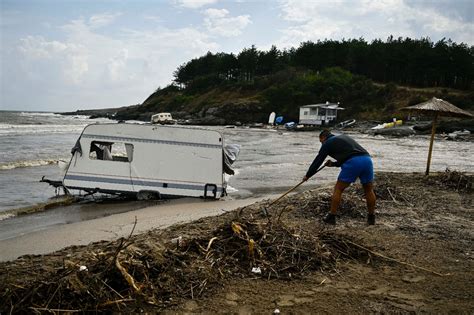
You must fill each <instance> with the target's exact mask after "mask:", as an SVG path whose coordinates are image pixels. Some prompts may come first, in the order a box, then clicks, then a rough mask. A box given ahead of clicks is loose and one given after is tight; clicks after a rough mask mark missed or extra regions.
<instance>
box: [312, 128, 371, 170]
mask: <svg viewBox="0 0 474 315" xmlns="http://www.w3.org/2000/svg"><path fill="white" fill-rule="evenodd" d="M357 155H369V153H368V152H367V151H366V150H365V149H364V148H363V147H362V146H361V145H360V144H358V143H357V142H356V141H355V140H354V139H352V138H351V137H349V136H346V135H339V136H329V138H328V139H326V141H324V143H323V144H322V145H321V149H319V153H318V155H317V156H316V158H315V159H314V161H313V163H311V166H310V167H309V169H308V172H306V177H308V178H310V177H311V176H313V175H314V174H315V173H316V171H317V170H318V169H319V167H320V166H321V164H323V162H324V160H325V159H326V157H327V156H330V157H332V158H333V159H335V160H336V161H337V162H336V166H341V165H342V164H343V163H344V162H345V161H347V160H348V159H350V158H351V157H353V156H357Z"/></svg>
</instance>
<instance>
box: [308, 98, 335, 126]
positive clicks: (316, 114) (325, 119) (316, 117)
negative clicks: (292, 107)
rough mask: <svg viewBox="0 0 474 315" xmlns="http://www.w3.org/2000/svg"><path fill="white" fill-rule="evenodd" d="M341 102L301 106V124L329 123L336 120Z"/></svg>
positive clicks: (322, 124)
mask: <svg viewBox="0 0 474 315" xmlns="http://www.w3.org/2000/svg"><path fill="white" fill-rule="evenodd" d="M338 110H344V108H342V107H339V103H337V104H336V103H329V102H326V103H325V104H311V105H304V106H301V107H300V122H299V124H300V125H321V126H324V125H327V124H329V123H331V122H334V121H336V118H337V111H338Z"/></svg>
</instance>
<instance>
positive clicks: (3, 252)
mask: <svg viewBox="0 0 474 315" xmlns="http://www.w3.org/2000/svg"><path fill="white" fill-rule="evenodd" d="M267 198H272V196H267V197H260V198H249V199H239V200H225V199H222V200H212V201H209V200H199V199H191V198H185V199H176V200H171V201H169V202H165V203H160V204H158V205H155V206H151V207H146V208H143V209H138V210H135V211H128V212H124V213H119V214H114V215H109V216H106V217H101V218H96V219H93V220H87V221H80V222H74V223H71V224H61V225H56V226H49V227H47V228H46V229H44V230H40V231H35V232H32V233H29V234H25V235H21V236H17V237H13V238H9V239H6V240H2V241H0V261H8V260H14V259H16V258H18V257H19V256H22V255H27V254H33V255H39V254H47V253H50V252H53V251H57V250H59V249H62V248H65V247H67V246H71V245H87V244H89V243H91V242H96V241H101V240H114V239H117V238H119V237H126V236H128V235H129V234H130V232H131V231H132V229H133V226H134V223H135V217H136V220H137V224H136V226H135V230H134V234H136V233H141V232H145V231H148V230H151V229H155V228H165V227H167V226H170V225H173V224H176V223H184V222H190V221H193V220H197V219H199V218H202V217H207V216H214V215H218V214H222V213H224V212H227V211H230V210H234V209H236V208H238V207H243V206H246V205H250V204H252V203H255V202H257V201H260V200H263V199H267Z"/></svg>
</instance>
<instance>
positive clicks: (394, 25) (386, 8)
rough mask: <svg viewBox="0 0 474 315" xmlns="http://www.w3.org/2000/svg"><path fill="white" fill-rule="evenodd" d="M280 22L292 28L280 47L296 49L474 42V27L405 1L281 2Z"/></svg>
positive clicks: (283, 31)
mask: <svg viewBox="0 0 474 315" xmlns="http://www.w3.org/2000/svg"><path fill="white" fill-rule="evenodd" d="M280 9H281V18H282V19H283V20H285V21H287V22H288V23H289V24H290V25H289V26H288V27H287V28H285V29H282V30H281V33H282V37H281V38H280V40H279V42H278V45H279V46H284V47H288V46H297V45H298V44H299V43H300V42H302V41H307V40H312V41H316V40H324V39H326V38H327V39H342V38H359V37H364V38H365V39H367V40H373V39H377V38H381V39H386V38H387V37H388V36H390V35H393V36H394V37H415V38H419V37H430V38H431V39H433V40H439V39H441V38H443V37H447V38H451V39H453V40H454V41H458V42H467V43H470V44H472V43H473V42H474V24H473V22H472V19H471V21H469V22H465V21H464V20H463V19H462V18H460V17H459V18H455V17H453V16H450V17H448V16H447V15H446V14H444V12H443V11H441V10H435V8H433V7H430V6H427V7H424V8H420V6H416V7H415V6H410V5H408V4H407V3H406V2H405V1H403V0H378V1H375V0H358V1H355V0H354V1H349V0H344V1H331V2H329V1H297V0H283V1H281V2H280Z"/></svg>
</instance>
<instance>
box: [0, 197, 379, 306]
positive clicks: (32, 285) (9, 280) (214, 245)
mask: <svg viewBox="0 0 474 315" xmlns="http://www.w3.org/2000/svg"><path fill="white" fill-rule="evenodd" d="M327 198H328V197H327V196H326V197H323V200H326V202H327ZM298 202H301V200H298ZM264 203H265V202H263V203H257V204H254V205H252V206H249V207H245V208H241V209H237V210H236V211H235V212H233V213H228V214H224V215H222V216H220V217H221V218H220V221H221V222H220V224H219V225H217V226H216V225H214V228H208V227H210V226H212V224H211V223H207V225H206V219H201V220H199V221H198V222H197V223H195V224H197V225H199V224H201V225H203V228H202V229H199V228H197V227H196V226H194V227H192V228H191V229H189V230H193V229H194V231H195V232H194V233H193V232H192V231H191V232H190V231H189V230H188V231H187V227H190V226H191V225H192V224H193V223H191V224H187V225H182V226H178V227H173V228H171V229H169V230H168V231H164V232H163V231H152V232H148V233H146V234H142V235H137V236H130V237H129V238H127V239H120V240H118V241H114V242H100V243H95V244H91V245H89V246H85V247H72V248H68V249H65V250H63V251H62V252H58V253H56V254H55V256H56V257H57V259H56V260H55V261H54V263H53V262H51V261H47V260H41V257H38V256H26V257H23V258H20V259H18V260H17V261H16V262H15V264H16V266H14V265H12V264H10V265H8V263H5V264H6V265H3V266H2V265H1V264H0V270H2V273H3V276H1V278H2V279H1V281H2V282H3V283H4V285H5V288H4V289H2V290H1V291H0V298H1V300H2V301H4V303H3V305H2V306H1V307H0V310H1V311H2V312H9V311H14V312H22V311H24V312H31V311H48V310H81V311H98V310H116V311H124V310H138V309H139V308H141V307H143V305H149V306H150V307H152V308H153V309H155V310H157V309H158V310H159V309H164V308H166V307H168V306H170V305H174V304H176V303H177V302H178V300H179V299H180V298H196V297H199V296H202V295H203V294H207V293H208V292H212V290H215V289H216V288H218V287H219V285H220V283H222V280H224V279H228V278H254V277H258V278H265V279H275V278H278V279H293V278H300V277H302V276H304V275H305V274H307V273H309V272H311V271H315V270H321V271H327V272H331V271H334V270H336V269H337V268H338V262H339V261H340V260H343V259H360V260H363V261H366V260H367V258H368V257H369V255H370V254H369V253H368V252H367V251H364V250H362V249H360V248H359V247H356V246H354V245H353V242H352V241H350V240H349V239H348V237H347V236H341V235H337V234H335V233H334V232H330V231H327V230H324V229H322V227H321V226H319V225H318V224H314V220H311V221H312V222H313V224H311V225H310V226H312V228H309V227H308V226H304V225H300V224H296V225H294V224H292V225H286V224H285V223H284V222H283V221H281V220H278V219H277V216H276V214H277V213H278V211H281V210H285V209H287V208H288V204H289V202H288V201H287V202H286V204H285V203H283V204H282V205H280V207H276V208H275V209H274V210H275V211H273V212H272V213H273V214H274V215H273V216H272V218H271V219H268V218H266V217H265V216H263V215H262V213H261V211H260V207H261V206H262V204H264ZM323 206H324V204H323ZM285 207H286V208H285ZM296 207H297V208H298V206H296ZM319 208H321V209H322V207H319ZM308 209H311V210H313V211H314V209H316V207H315V208H312V207H311V206H310V205H309V204H308V205H306V207H305V208H302V209H298V211H295V212H300V213H301V212H306V210H308ZM287 210H288V209H287ZM293 214H295V213H290V212H287V213H286V215H293ZM280 216H281V214H280ZM206 227H207V228H206ZM187 232H190V233H187ZM179 235H182V237H177V236H179ZM38 263H39V264H42V265H41V266H38ZM48 263H49V264H50V265H49V266H47V264H48ZM19 269H20V271H19ZM19 272H23V274H22V275H19V274H18V273H19Z"/></svg>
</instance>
